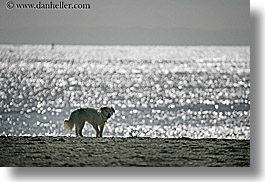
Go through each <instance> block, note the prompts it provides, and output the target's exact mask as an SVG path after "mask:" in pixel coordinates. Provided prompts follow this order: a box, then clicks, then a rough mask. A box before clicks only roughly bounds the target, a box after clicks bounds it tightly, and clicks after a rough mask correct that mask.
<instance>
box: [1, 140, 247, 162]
mask: <svg viewBox="0 0 265 182" xmlns="http://www.w3.org/2000/svg"><path fill="white" fill-rule="evenodd" d="M0 146H1V147H0V166H32V167H37V166H47V167H49V166H62V167H65V166H150V167H151V166H160V167H161V166H209V167H210V166H237V167H241V166H245V167H249V166H250V141H249V140H221V139H197V140H195V139H188V138H183V139H172V138H86V137H84V138H79V137H63V136H60V137H3V136H2V137H0Z"/></svg>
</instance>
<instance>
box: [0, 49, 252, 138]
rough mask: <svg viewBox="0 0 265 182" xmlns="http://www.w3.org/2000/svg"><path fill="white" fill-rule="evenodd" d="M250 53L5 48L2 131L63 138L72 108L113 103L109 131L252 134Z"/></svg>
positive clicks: (0, 75)
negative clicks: (65, 123)
mask: <svg viewBox="0 0 265 182" xmlns="http://www.w3.org/2000/svg"><path fill="white" fill-rule="evenodd" d="M249 58H250V47H249V46H61V45H60V46H59V45H58V46H55V48H54V49H51V46H49V45H0V63H1V64H0V106H1V107H0V135H14V136H39V135H40V136H46V135H51V136H58V135H64V133H63V122H64V119H66V118H69V115H70V113H71V112H72V111H73V110H74V109H77V108H79V107H95V108H99V107H101V106H105V105H111V106H114V107H115V109H116V113H115V115H114V116H113V117H112V118H110V119H109V120H108V122H107V123H106V125H105V130H104V133H103V136H114V137H116V136H121V137H129V136H132V137H137V136H139V137H176V138H179V137H190V138H209V137H211V138H212V137H213V138H232V139H250V60H249ZM83 134H84V136H95V132H94V131H93V128H92V126H91V125H89V124H86V125H85V128H84V130H83ZM71 135H72V136H74V130H73V131H72V133H71Z"/></svg>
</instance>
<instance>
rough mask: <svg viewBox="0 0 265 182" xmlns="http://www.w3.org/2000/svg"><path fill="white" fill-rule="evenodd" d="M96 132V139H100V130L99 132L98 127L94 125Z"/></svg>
mask: <svg viewBox="0 0 265 182" xmlns="http://www.w3.org/2000/svg"><path fill="white" fill-rule="evenodd" d="M92 126H93V128H94V130H95V131H96V137H100V136H99V130H98V126H97V125H92Z"/></svg>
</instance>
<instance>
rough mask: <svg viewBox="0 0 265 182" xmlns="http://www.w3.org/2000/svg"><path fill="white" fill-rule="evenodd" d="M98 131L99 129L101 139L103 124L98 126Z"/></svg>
mask: <svg viewBox="0 0 265 182" xmlns="http://www.w3.org/2000/svg"><path fill="white" fill-rule="evenodd" d="M99 129H100V131H99V132H100V133H99V136H100V137H102V133H103V129H104V124H103V125H101V126H99Z"/></svg>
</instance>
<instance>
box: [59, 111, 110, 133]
mask: <svg viewBox="0 0 265 182" xmlns="http://www.w3.org/2000/svg"><path fill="white" fill-rule="evenodd" d="M114 113H115V110H114V109H113V107H101V108H100V109H98V110H97V109H94V108H79V109H77V110H75V111H73V112H72V113H71V115H70V119H69V120H65V121H64V130H65V132H71V131H72V129H73V127H74V125H75V133H76V136H81V137H82V136H83V135H82V129H83V128H84V125H85V122H86V121H87V122H88V123H90V124H91V125H92V126H93V128H94V129H95V131H96V137H102V133H103V128H104V125H105V123H106V122H107V120H108V119H109V118H110V117H111V116H112V115H113V114H114ZM98 127H99V128H98Z"/></svg>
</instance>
